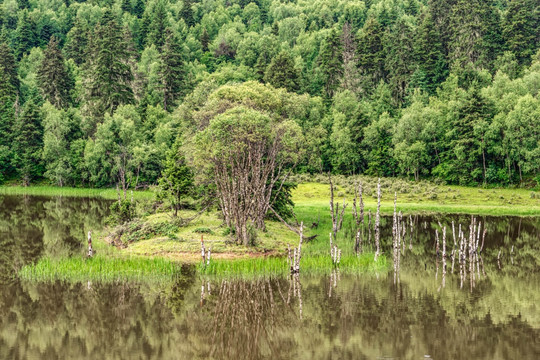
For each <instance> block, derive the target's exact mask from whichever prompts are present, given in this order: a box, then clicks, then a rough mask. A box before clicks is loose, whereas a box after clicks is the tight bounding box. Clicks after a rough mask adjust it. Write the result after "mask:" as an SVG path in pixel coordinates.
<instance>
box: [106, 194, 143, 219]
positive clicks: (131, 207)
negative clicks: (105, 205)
mask: <svg viewBox="0 0 540 360" xmlns="http://www.w3.org/2000/svg"><path fill="white" fill-rule="evenodd" d="M110 209H111V219H110V220H111V222H113V223H116V224H125V223H127V222H130V221H132V220H133V219H134V218H135V215H136V210H137V206H136V203H135V202H133V201H130V200H126V199H124V200H118V201H115V202H113V203H112V204H111V207H110Z"/></svg>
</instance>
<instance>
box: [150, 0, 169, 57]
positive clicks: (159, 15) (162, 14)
mask: <svg viewBox="0 0 540 360" xmlns="http://www.w3.org/2000/svg"><path fill="white" fill-rule="evenodd" d="M168 26H169V20H168V18H167V10H166V9H165V2H164V0H160V1H158V2H157V3H156V6H155V7H154V11H153V16H152V21H151V22H150V26H149V28H148V40H147V43H146V44H147V45H150V44H154V45H156V47H157V48H158V49H160V50H161V48H162V47H163V44H164V43H165V37H166V35H165V29H167V27H168Z"/></svg>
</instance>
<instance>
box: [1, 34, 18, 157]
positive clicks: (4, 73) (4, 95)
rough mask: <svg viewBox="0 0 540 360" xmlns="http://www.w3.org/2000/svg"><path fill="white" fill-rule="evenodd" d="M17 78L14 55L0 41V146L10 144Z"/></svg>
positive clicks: (5, 44)
mask: <svg viewBox="0 0 540 360" xmlns="http://www.w3.org/2000/svg"><path fill="white" fill-rule="evenodd" d="M18 91H19V78H18V77H17V67H16V62H15V57H14V56H13V52H12V51H11V48H10V47H9V46H8V44H7V43H6V42H4V41H2V42H0V146H9V145H10V144H11V138H12V137H11V128H12V126H13V121H14V118H15V108H14V107H15V104H16V101H17V94H18Z"/></svg>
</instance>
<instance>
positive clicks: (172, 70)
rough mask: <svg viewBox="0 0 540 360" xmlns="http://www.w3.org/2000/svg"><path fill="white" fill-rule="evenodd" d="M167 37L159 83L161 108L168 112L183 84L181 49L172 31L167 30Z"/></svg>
mask: <svg viewBox="0 0 540 360" xmlns="http://www.w3.org/2000/svg"><path fill="white" fill-rule="evenodd" d="M165 36H166V37H167V38H166V40H165V45H164V46H163V51H162V53H161V61H162V65H161V69H160V70H161V71H160V75H161V81H162V89H163V108H164V109H165V110H170V109H171V108H172V107H173V106H174V104H175V101H176V100H177V99H178V97H179V96H180V94H181V93H182V90H183V86H184V84H185V69H184V60H183V57H182V49H181V46H180V44H179V42H178V39H177V37H176V36H175V34H174V33H173V31H172V30H171V29H169V28H167V30H166V32H165Z"/></svg>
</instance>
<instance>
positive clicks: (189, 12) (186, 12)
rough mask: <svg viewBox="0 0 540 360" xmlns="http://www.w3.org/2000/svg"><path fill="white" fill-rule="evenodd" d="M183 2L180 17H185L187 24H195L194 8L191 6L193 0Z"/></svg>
mask: <svg viewBox="0 0 540 360" xmlns="http://www.w3.org/2000/svg"><path fill="white" fill-rule="evenodd" d="M183 3H184V4H183V6H182V10H181V11H180V17H181V18H182V19H184V21H185V22H186V25H187V26H193V25H195V20H194V19H193V9H192V8H191V6H192V5H193V2H192V0H184V1H183Z"/></svg>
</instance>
